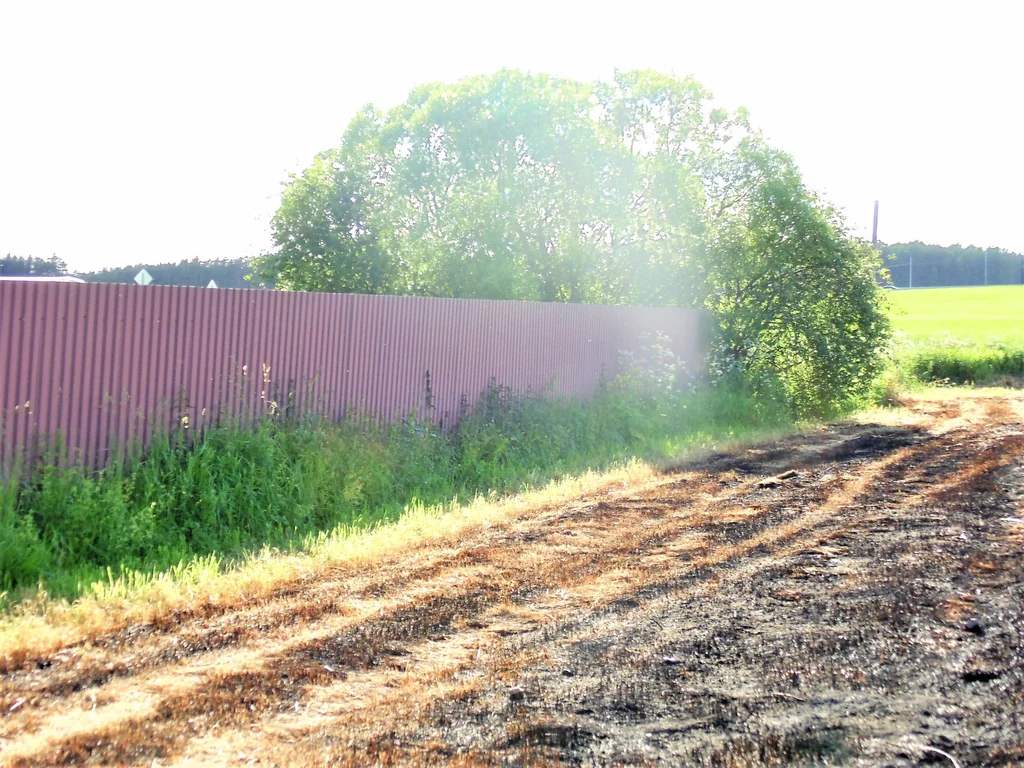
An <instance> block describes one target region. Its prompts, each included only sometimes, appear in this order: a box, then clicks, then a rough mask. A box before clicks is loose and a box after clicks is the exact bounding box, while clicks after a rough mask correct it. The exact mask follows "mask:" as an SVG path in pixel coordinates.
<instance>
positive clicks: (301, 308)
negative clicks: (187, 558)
mask: <svg viewBox="0 0 1024 768" xmlns="http://www.w3.org/2000/svg"><path fill="white" fill-rule="evenodd" d="M698 323H699V315H698V313H696V312H694V311H690V310H678V309H654V308H643V307H603V306H586V305H579V304H542V303H536V302H511V301H476V300H465V299H427V298H412V297H395V296H357V295H339V294H316V293H283V292H275V291H240V290H223V289H206V288H177V287H164V286H149V287H145V288H143V287H138V286H130V285H109V284H107V285H104V284H92V285H77V284H68V283H22V282H2V281H0V466H10V462H11V461H12V460H14V459H15V458H16V457H19V456H32V455H34V454H33V452H34V451H36V450H37V449H38V446H39V445H40V444H41V443H40V438H45V437H52V436H55V435H58V434H59V435H60V439H61V441H62V442H63V444H64V446H66V447H67V448H68V449H70V450H71V451H72V452H73V453H74V454H75V455H77V456H78V457H79V458H80V459H81V460H82V461H84V462H85V463H87V464H91V465H95V464H102V463H103V462H104V461H105V460H106V458H107V456H108V453H109V451H110V449H111V446H112V445H115V444H116V445H122V446H123V445H125V444H126V443H127V441H128V440H129V438H140V439H142V440H143V441H144V440H145V439H146V438H147V436H148V435H149V434H150V433H151V432H152V430H153V429H154V428H157V429H167V428H168V427H169V426H170V427H172V428H173V427H175V426H176V425H178V424H183V423H187V424H188V425H189V427H190V428H191V429H196V428H198V427H200V426H201V425H203V424H208V423H212V422H216V421H217V420H218V419H220V418H222V417H223V416H224V415H245V414H260V413H265V412H268V411H290V410H295V411H297V412H307V411H315V412H317V413H320V414H323V415H325V416H328V417H329V418H331V419H335V420H340V419H342V418H345V416H346V415H351V414H352V413H354V412H356V413H360V414H365V415H370V416H373V417H377V418H383V419H396V418H401V417H402V416H404V415H407V414H408V413H410V412H412V411H416V412H418V413H419V414H420V416H423V417H427V416H429V417H430V418H432V419H434V420H435V421H440V422H448V423H450V422H451V420H452V419H454V418H457V416H458V413H459V412H460V407H461V406H462V403H463V402H464V401H465V402H469V403H471V402H473V401H474V400H475V399H476V397H477V396H478V395H479V394H480V392H481V391H483V390H484V389H486V388H487V386H488V384H489V383H490V381H491V380H492V379H493V380H494V381H495V382H496V383H497V384H499V385H502V386H507V387H510V388H512V389H514V390H517V391H526V390H532V391H540V390H542V389H543V388H544V387H545V386H547V385H548V384H549V383H550V384H553V388H554V391H555V392H559V393H568V394H574V395H579V396H581V397H588V396H589V395H590V394H591V393H592V392H593V390H594V386H595V384H596V383H597V381H598V379H599V377H600V375H601V373H602V371H605V372H606V373H607V375H609V376H612V375H614V374H615V371H616V365H617V361H618V356H619V352H620V351H621V350H635V349H637V348H638V347H639V346H641V344H642V342H641V336H642V335H643V334H653V333H655V332H657V331H660V332H663V333H665V334H666V335H667V336H668V337H669V338H670V339H671V340H672V346H673V348H674V351H675V352H676V353H677V354H678V355H680V356H681V357H682V358H683V359H684V360H686V361H687V363H688V364H689V365H691V366H698V365H699V364H700V363H699V361H700V360H701V353H700V344H699V341H698V335H699V334H698ZM428 392H429V394H428Z"/></svg>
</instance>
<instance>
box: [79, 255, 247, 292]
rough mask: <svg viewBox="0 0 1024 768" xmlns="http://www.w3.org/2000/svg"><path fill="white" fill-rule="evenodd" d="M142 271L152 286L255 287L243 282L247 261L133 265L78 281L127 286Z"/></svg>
mask: <svg viewBox="0 0 1024 768" xmlns="http://www.w3.org/2000/svg"><path fill="white" fill-rule="evenodd" d="M143 268H145V270H146V271H147V272H149V274H150V275H152V276H153V285H194V286H199V287H204V286H206V285H208V284H209V282H210V281H211V280H213V281H214V282H215V283H217V287H218V288H255V287H257V286H258V285H259V283H255V284H254V283H251V282H249V281H248V280H246V279H245V276H246V275H248V274H249V272H250V269H249V262H248V260H247V259H213V260H212V261H200V260H199V259H190V260H184V259H183V260H182V261H179V262H178V263H177V264H134V265H132V266H130V267H117V268H115V269H104V270H101V271H100V272H91V273H88V274H83V275H79V277H81V278H82V279H83V280H88V281H89V282H90V283H131V282H133V281H134V280H135V276H136V275H137V274H139V270H140V269H143Z"/></svg>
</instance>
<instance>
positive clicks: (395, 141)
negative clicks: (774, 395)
mask: <svg viewBox="0 0 1024 768" xmlns="http://www.w3.org/2000/svg"><path fill="white" fill-rule="evenodd" d="M710 98H711V97H710V94H709V93H708V92H707V91H706V90H705V89H704V88H703V87H702V86H701V85H700V84H699V83H696V82H695V81H693V80H691V79H678V78H674V77H670V76H666V75H662V74H659V73H656V72H649V71H639V72H626V73H617V74H616V77H615V78H614V80H613V81H612V82H610V83H597V84H584V83H579V82H575V81H571V80H564V79H558V78H553V77H548V76H544V75H525V74H522V73H519V72H515V71H501V72H498V73H497V74H495V75H493V76H488V77H473V78H468V79H466V80H463V81H460V82H458V83H455V84H454V85H445V84H431V85H425V86H421V87H419V88H416V89H415V90H413V92H412V93H411V94H410V96H409V98H408V100H407V101H406V102H405V103H403V104H401V105H399V106H397V107H395V108H394V109H391V110H390V111H388V112H380V111H378V110H376V109H374V108H372V107H367V108H365V109H364V110H362V111H361V112H360V113H359V114H357V115H356V117H355V118H354V119H353V121H352V123H351V124H350V125H349V127H348V130H347V131H346V132H345V134H344V136H343V138H342V141H341V143H340V145H339V146H338V147H336V148H334V149H332V150H329V151H327V152H324V153H322V154H321V155H318V156H317V158H315V160H314V162H313V164H312V166H311V167H310V168H309V169H307V170H306V171H305V172H304V173H303V174H301V175H298V176H295V177H293V179H292V181H291V182H290V184H289V185H288V186H287V188H286V189H285V192H284V195H283V199H282V204H281V208H280V209H279V211H278V213H277V215H276V217H275V219H274V223H273V234H274V239H275V243H276V246H277V247H276V248H275V250H274V251H272V252H271V253H269V254H266V255H264V256H263V257H261V258H260V259H258V260H257V261H256V269H257V271H258V273H259V274H261V275H262V276H263V277H265V278H268V279H271V280H273V281H274V282H275V283H276V284H277V285H278V286H280V287H287V288H293V289H300V290H328V291H349V292H370V293H384V292H386V293H397V294H412V295H428V296H454V297H473V298H491V299H519V300H539V301H567V302H591V303H609V304H619V303H632V304H650V305H660V306H682V307H702V308H706V309H708V310H710V311H711V312H712V313H713V316H714V318H715V320H716V323H717V325H718V330H719V335H718V344H717V347H716V350H717V352H716V357H715V360H714V361H713V362H714V368H715V369H716V370H719V369H720V370H725V369H727V368H735V367H738V368H742V369H744V370H746V371H748V372H750V373H753V374H755V376H754V380H756V381H764V382H770V383H771V385H772V386H781V387H782V388H783V389H784V390H785V391H786V392H787V393H788V394H789V396H790V397H791V398H792V399H793V401H794V402H795V403H796V404H797V405H798V406H800V407H801V408H802V409H804V410H822V409H825V408H827V407H829V406H830V405H833V404H835V403H836V402H837V401H839V400H840V399H842V398H843V397H845V396H848V395H849V394H855V393H857V392H858V391H860V390H862V389H863V388H864V386H866V382H867V381H868V380H869V379H870V377H871V375H872V374H873V372H874V369H875V367H876V366H877V363H878V360H879V347H880V345H881V343H882V342H883V341H884V338H885V336H886V334H887V331H888V325H887V321H886V317H885V313H884V311H883V307H882V306H881V298H880V296H879V293H878V291H877V290H876V287H875V281H874V270H875V269H876V267H877V258H876V256H875V254H874V252H873V251H872V250H871V249H870V248H867V247H865V246H864V245H863V244H861V243H858V242H857V241H855V240H854V239H852V238H851V237H850V236H849V235H848V234H847V232H846V229H845V227H844V225H843V222H842V220H841V218H840V217H839V216H838V215H837V214H836V213H835V212H834V211H833V210H831V209H830V208H829V207H828V206H827V205H826V204H825V203H824V202H823V201H821V200H819V199H818V198H817V197H816V196H815V195H814V194H813V193H812V192H811V191H810V190H808V189H807V188H806V187H805V185H804V184H803V181H802V179H801V177H800V174H799V172H798V170H797V168H796V166H795V164H794V163H793V161H792V159H791V158H790V157H789V156H787V155H786V154H784V153H782V152H779V151H778V150H776V149H774V148H772V147H771V146H770V145H768V144H767V142H765V140H764V139H763V137H762V136H761V135H760V134H759V133H758V132H757V131H756V130H754V129H753V128H752V127H751V125H750V123H749V119H748V116H747V114H746V113H745V112H744V111H743V110H740V111H738V112H736V113H729V112H727V111H725V110H722V109H717V108H715V107H714V106H713V104H712V103H711V101H710Z"/></svg>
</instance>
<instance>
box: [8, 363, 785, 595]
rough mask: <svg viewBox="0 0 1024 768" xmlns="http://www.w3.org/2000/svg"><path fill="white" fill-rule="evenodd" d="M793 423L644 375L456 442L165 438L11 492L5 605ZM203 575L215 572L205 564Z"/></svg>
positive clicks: (222, 560)
mask: <svg viewBox="0 0 1024 768" xmlns="http://www.w3.org/2000/svg"><path fill="white" fill-rule="evenodd" d="M790 422H791V418H790V417H789V416H788V412H787V409H785V408H783V407H781V406H775V405H772V404H770V403H765V402H762V401H757V400H755V399H754V398H753V397H752V396H750V395H749V394H746V393H745V390H744V388H743V387H739V386H735V385H733V386H728V385H722V386H718V387H716V388H711V389H706V390H702V391H699V392H692V393H687V394H680V393H674V392H669V391H666V390H665V388H664V387H660V386H653V387H652V386H650V382H645V381H643V380H638V379H636V378H635V377H634V378H633V379H631V380H629V381H619V382H614V383H612V384H611V385H609V386H607V387H605V388H603V389H602V390H601V391H599V393H598V394H597V395H596V396H595V397H594V398H593V399H592V400H590V401H589V402H587V403H582V402H579V401H577V400H566V399H555V398H545V397H516V396H513V395H512V394H510V393H509V392H507V391H504V390H500V389H492V390H490V391H489V392H488V393H486V395H485V396H484V397H483V398H482V399H481V401H480V403H479V404H478V405H477V406H476V408H475V409H474V410H473V411H472V412H471V413H469V414H468V415H467V416H466V417H465V418H464V419H463V421H462V423H461V424H460V426H459V428H458V429H457V430H455V431H454V432H442V431H439V430H438V429H436V428H435V427H433V426H432V425H431V424H429V423H424V422H418V421H416V420H409V421H406V422H403V423H400V424H395V425H379V424H372V423H371V424H367V423H359V424H357V423H344V424H340V425H334V424H330V423H327V422H323V421H317V420H306V421H301V422H298V423H281V422H275V421H265V422H263V423H261V424H260V425H259V426H258V428H256V429H243V428H241V427H238V426H225V427H220V428H217V429H211V430H209V431H208V432H207V433H206V434H205V435H204V437H203V439H202V440H201V441H200V442H198V443H197V444H195V445H188V444H187V441H183V440H181V439H178V440H171V439H168V438H167V437H166V436H165V437H163V438H161V439H157V440H155V441H154V442H153V443H152V444H151V446H150V447H149V449H148V452H147V454H146V455H145V456H144V457H141V458H139V459H137V460H135V461H132V462H128V463H126V464H124V465H113V466H110V467H108V468H106V469H104V470H103V471H101V472H98V473H89V472H85V471H82V470H81V469H78V468H71V469H61V468H60V467H61V461H60V459H59V457H56V456H55V457H53V460H51V461H50V462H49V463H46V464H44V465H42V466H40V467H39V468H38V469H37V470H36V471H35V472H34V473H33V474H32V475H31V476H29V477H26V478H22V479H17V478H14V479H11V480H9V481H8V482H6V483H5V484H0V590H2V591H3V594H2V595H0V602H5V601H6V603H7V604H8V605H11V604H16V603H17V602H18V601H19V600H21V599H23V598H25V597H32V596H33V595H38V594H39V590H40V589H41V590H42V592H44V593H45V594H47V595H48V596H50V597H57V598H67V599H75V598H77V597H80V596H82V595H86V594H89V593H96V592H97V591H102V590H103V589H104V588H110V587H112V586H113V585H116V584H121V583H134V584H138V583H143V582H145V581H146V580H147V579H156V578H164V577H165V576H166V575H167V574H168V573H171V574H173V573H187V572H188V570H189V568H190V567H191V565H190V564H195V563H206V564H208V563H210V562H215V563H217V567H218V568H227V567H231V566H232V565H233V563H237V562H242V561H244V560H245V558H246V557H251V555H252V553H254V552H259V551H266V548H267V547H270V548H274V549H277V550H278V551H285V552H298V551H305V550H306V548H308V547H310V546H311V545H312V544H315V542H316V541H318V540H320V538H321V537H322V534H323V532H325V531H331V530H339V529H343V530H360V529H369V528H374V527H376V526H378V525H380V524H382V523H386V522H389V521H394V520H396V519H398V518H400V517H402V516H403V514H405V513H406V511H407V510H409V509H410V508H417V507H422V506H423V505H438V504H446V503H447V504H450V503H452V501H453V500H460V499H461V500H466V501H469V500H472V499H473V498H474V497H478V496H480V495H485V496H489V497H493V498H497V497H500V496H502V495H506V494H510V493H515V492H518V491H521V490H524V489H528V488H533V487H538V486H540V485H543V484H544V483H546V482H549V481H551V480H553V479H557V478H560V477H564V476H570V475H574V474H578V473H582V472H585V471H587V470H590V469H596V470H600V469H603V468H607V467H610V466H612V465H614V464H617V463H621V462H624V461H628V460H629V459H630V458H632V457H638V458H641V459H648V460H664V459H667V458H671V457H673V456H675V455H678V454H679V453H680V452H681V451H682V450H684V449H685V448H687V447H689V446H693V445H698V444H707V443H713V442H721V441H724V440H730V439H735V438H738V437H741V436H743V435H745V434H750V433H752V432H755V431H763V430H766V429H772V428H776V427H779V426H783V425H785V424H787V423H790ZM204 567H205V566H204Z"/></svg>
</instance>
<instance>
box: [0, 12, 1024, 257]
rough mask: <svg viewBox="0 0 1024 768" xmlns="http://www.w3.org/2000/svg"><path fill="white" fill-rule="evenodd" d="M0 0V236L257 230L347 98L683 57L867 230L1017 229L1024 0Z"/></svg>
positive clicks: (89, 250) (966, 234) (89, 244)
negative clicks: (474, 78)
mask: <svg viewBox="0 0 1024 768" xmlns="http://www.w3.org/2000/svg"><path fill="white" fill-rule="evenodd" d="M579 5H580V8H579V9H577V8H576V5H575V4H569V3H561V2H558V1H557V0H546V1H544V2H535V1H534V0H513V1H512V2H504V3H487V2H467V3H454V2H447V1H445V0H433V1H430V0H420V1H419V2H415V3H409V4H403V3H401V2H389V3H372V2H359V3H349V2H334V3H326V2H325V3H314V2H296V1H295V0H291V1H289V2H278V3H273V4H261V3H258V2H246V3H237V4H236V3H227V2H217V1H216V0H207V1H206V2H198V3H194V2H181V1H180V0H179V1H176V2H173V3H171V2H155V1H152V0H151V1H150V2H140V1H139V0H136V1H135V2H130V3H129V2H125V3H113V2H105V1H103V0H90V1H89V2H81V1H77V2H68V3H56V2H45V1H44V0H0V254H5V253H7V252H12V253H15V254H18V255H34V256H49V255H50V254H52V253H56V254H57V255H58V256H60V257H61V258H63V259H64V260H65V261H67V262H68V264H69V265H70V267H71V268H72V269H77V270H79V271H85V270H91V269H97V268H101V267H106V266H117V265H121V264H126V263H136V262H140V261H170V260H178V259H181V258H191V257H193V256H199V257H200V258H214V257H219V256H220V257H230V258H234V257H238V256H246V255H251V254H253V253H255V252H258V251H259V250H261V249H263V248H265V247H267V246H268V245H269V238H268V235H267V224H268V220H269V217H270V215H271V214H272V213H273V211H274V209H275V208H276V205H277V201H278V197H279V195H280V190H281V187H280V186H279V182H280V181H282V180H283V179H285V178H286V176H287V173H288V172H289V171H293V170H299V169H301V168H302V167H304V166H305V165H306V164H308V162H309V161H310V160H311V158H312V156H313V155H314V154H315V153H316V152H317V151H319V150H321V149H325V148H327V147H329V146H332V145H334V144H335V143H336V142H337V140H338V139H339V137H340V136H341V134H342V131H343V130H344V128H345V126H346V124H347V122H348V120H349V118H350V117H351V116H352V114H353V113H354V112H355V111H356V110H357V109H358V108H359V107H360V106H362V105H363V104H365V103H367V102H374V103H375V104H377V105H378V106H381V107H390V106H393V105H394V104H397V103H399V102H401V101H403V100H404V98H405V97H406V95H407V93H408V91H409V89H410V88H411V87H412V86H414V85H416V84H418V83H422V82H426V81H433V80H444V81H454V80H456V79H458V78H460V77H462V76H466V75H472V74H481V73H490V72H493V71H495V70H497V69H499V68H500V67H503V66H506V67H516V68H519V69H523V70H527V71H531V72H548V73H551V74H555V75H561V76H567V77H574V78H577V79H582V80H595V79H599V78H609V77H610V76H611V74H612V71H613V69H614V68H615V67H618V68H620V69H632V68H639V67H651V68H654V69H659V70H663V71H670V72H675V73H676V74H679V75H685V74H693V75H695V76H696V77H697V79H698V80H700V81H701V82H702V83H703V84H704V85H706V86H707V87H709V88H710V89H711V90H712V91H713V92H714V93H715V95H716V98H717V99H718V101H719V102H720V103H721V104H723V105H724V106H727V107H730V108H733V107H736V106H740V105H743V106H746V107H748V108H749V109H750V110H751V114H752V120H753V122H754V123H755V124H756V125H758V126H759V127H761V128H762V129H763V130H764V131H765V132H766V133H767V134H768V136H769V137H770V138H771V139H772V140H773V141H774V142H775V143H776V144H778V145H779V146H781V147H782V148H784V149H786V150H787V151H788V152H790V153H791V154H793V155H794V156H795V157H796V159H797V162H798V163H799V164H800V166H801V168H802V169H803V171H804V174H805V177H806V179H807V181H808V182H809V183H810V185H811V186H813V187H815V188H816V189H818V190H820V191H822V192H824V193H825V195H826V196H827V197H828V198H829V199H831V200H832V201H833V202H835V203H836V204H838V205H839V206H840V207H842V208H844V209H845V210H846V211H847V214H848V216H849V219H850V221H851V223H853V224H854V225H856V228H857V231H858V232H860V233H861V234H868V233H869V228H870V219H871V208H872V203H873V201H874V200H875V199H878V200H880V201H881V217H880V220H881V223H880V228H879V236H880V237H881V238H882V239H884V240H887V241H889V242H896V241H899V240H912V239H919V240H924V241H928V242H938V243H942V244H948V243H951V242H959V243H962V244H964V245H966V244H968V243H974V244H977V245H981V246H989V245H997V246H1001V247H1004V248H1008V249H1012V250H1017V251H1024V213H1022V208H1024V191H1022V190H1024V186H1022V185H1024V146H1022V143H1021V136H1022V135H1024V106H1022V104H1024V51H1022V50H1021V43H1022V39H1024V38H1022V29H1024V3H1022V2H1021V1H1020V0H1005V2H984V1H981V2H978V1H972V2H967V1H966V0H956V2H936V1H934V0H933V1H932V2H920V3H919V2H908V1H901V0H888V2H876V1H875V0H857V1H856V2H830V1H829V0H817V1H816V2H809V3H797V2H772V1H771V0H766V1H765V2H750V3H747V2H732V3H730V2H715V1H714V0H702V1H701V2H688V0H677V1H675V2H666V3H664V4H658V3H654V2H647V3H637V4H624V3H622V2H621V1H620V2H616V3H611V4H606V5H602V3H601V2H600V0H597V1H596V2H589V3H580V4H579Z"/></svg>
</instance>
